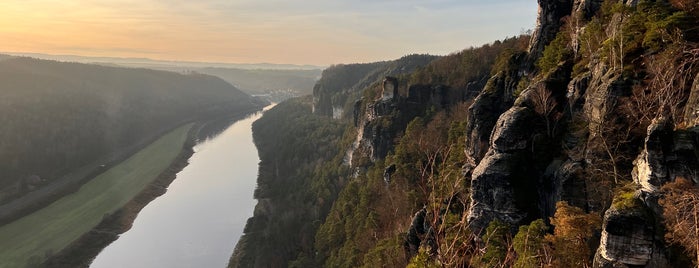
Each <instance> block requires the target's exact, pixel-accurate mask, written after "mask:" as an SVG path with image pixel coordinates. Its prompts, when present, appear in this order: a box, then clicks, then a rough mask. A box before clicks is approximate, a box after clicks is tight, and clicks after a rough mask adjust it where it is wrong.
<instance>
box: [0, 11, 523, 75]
mask: <svg viewBox="0 0 699 268" xmlns="http://www.w3.org/2000/svg"><path fill="white" fill-rule="evenodd" d="M535 10H536V1H527V0H506V1H473V0H466V1H464V0H462V1H448V0H445V1H419V0H407V1H395V0H383V1H368V0H358V1H346V0H342V1H326V0H304V1H299V0H294V1H280V0H271V1H258V0H234V1H230V0H229V1H226V0H199V1H190V0H187V1H185V0H167V1H166V0H60V1H58V0H4V1H2V2H1V3H0V40H2V44H0V51H5V52H36V53H49V54H72V55H83V56H114V57H146V58H152V59H160V60H186V61H211V62H235V63H260V62H269V63H293V64H317V65H328V64H333V63H350V62H369V61H378V60H388V59H395V58H398V57H400V56H402V55H405V54H410V53H430V54H447V53H450V52H454V51H458V50H461V49H463V48H466V47H469V46H477V45H480V44H483V43H487V42H491V41H492V40H496V39H502V38H504V37H507V36H513V35H517V34H519V33H521V32H522V31H524V30H527V28H533V27H534V23H535V20H536V19H535V15H536V12H535ZM523 25H524V27H523Z"/></svg>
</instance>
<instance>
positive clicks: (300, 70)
mask: <svg viewBox="0 0 699 268" xmlns="http://www.w3.org/2000/svg"><path fill="white" fill-rule="evenodd" d="M8 54H10V55H17V56H27V57H32V58H39V59H48V60H57V61H64V62H77V63H87V64H97V65H102V66H108V67H130V68H146V69H153V70H162V71H171V72H178V73H191V72H197V73H202V74H209V75H214V76H218V77H220V78H221V79H223V80H225V81H226V82H228V83H230V84H232V85H234V86H236V87H237V88H238V89H240V90H241V91H243V92H245V93H248V94H252V95H264V96H265V97H267V98H269V99H270V100H272V101H281V100H284V99H286V98H289V97H292V96H301V95H308V94H311V93H312V92H313V85H314V84H315V83H316V81H317V80H318V79H319V78H320V75H321V71H322V69H323V68H324V67H321V66H314V65H294V64H272V63H254V64H234V63H212V62H186V61H161V60H152V59H145V58H115V57H84V56H74V55H49V54H41V53H8ZM5 57H7V56H5ZM2 59H3V58H2V56H0V60H2Z"/></svg>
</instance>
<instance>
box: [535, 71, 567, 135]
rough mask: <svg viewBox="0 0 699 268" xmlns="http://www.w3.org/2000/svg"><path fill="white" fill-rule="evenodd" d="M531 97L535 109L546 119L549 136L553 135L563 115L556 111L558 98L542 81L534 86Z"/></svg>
mask: <svg viewBox="0 0 699 268" xmlns="http://www.w3.org/2000/svg"><path fill="white" fill-rule="evenodd" d="M531 99H532V103H533V104H534V111H536V113H538V114H539V115H540V116H541V117H542V118H543V119H544V121H546V134H547V135H548V136H549V137H553V135H554V134H555V131H556V123H557V122H558V120H559V119H560V117H561V114H560V113H557V112H556V108H557V106H558V102H556V98H554V97H553V95H552V94H551V91H549V90H548V89H546V87H545V86H544V85H543V84H542V83H539V84H537V85H535V86H534V89H533V91H532V93H531Z"/></svg>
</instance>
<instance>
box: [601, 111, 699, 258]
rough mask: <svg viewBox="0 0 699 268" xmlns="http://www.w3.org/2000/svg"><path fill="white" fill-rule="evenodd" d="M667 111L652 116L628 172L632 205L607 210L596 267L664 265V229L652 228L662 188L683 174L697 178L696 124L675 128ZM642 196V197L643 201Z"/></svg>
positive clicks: (698, 165) (683, 175) (698, 172)
mask: <svg viewBox="0 0 699 268" xmlns="http://www.w3.org/2000/svg"><path fill="white" fill-rule="evenodd" d="M673 128H674V123H673V121H672V119H671V118H669V116H668V115H661V116H659V117H658V118H655V119H654V120H653V122H652V123H651V124H650V126H648V132H647V136H646V139H645V142H644V148H643V150H642V151H641V153H640V154H639V156H638V157H637V158H636V160H635V161H634V162H633V164H634V169H633V172H632V177H633V179H634V183H635V184H636V185H638V186H639V188H640V189H639V191H638V196H635V197H634V199H638V200H634V201H637V202H636V205H635V207H632V208H624V209H621V208H618V207H615V206H612V208H610V209H609V210H607V212H606V213H605V217H604V225H603V231H602V239H601V241H600V247H599V248H598V250H597V255H596V256H595V267H619V265H624V266H621V267H628V266H630V265H636V266H640V267H668V264H667V258H666V256H665V250H664V247H663V246H662V245H659V244H660V243H662V241H663V239H662V234H661V233H659V232H656V230H655V229H656V227H655V226H658V224H657V223H656V222H655V218H656V217H659V215H660V214H661V213H662V212H661V209H660V207H659V205H658V198H659V195H660V187H662V186H663V185H664V184H666V183H668V182H671V181H673V180H675V179H676V178H678V177H684V178H687V179H691V180H693V181H694V182H695V183H697V182H698V181H699V178H698V177H697V174H699V159H698V158H697V157H698V156H699V146H697V145H698V144H699V142H698V141H699V139H698V137H699V135H698V134H699V127H694V128H691V129H685V130H673ZM641 201H642V202H641Z"/></svg>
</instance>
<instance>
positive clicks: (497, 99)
mask: <svg viewBox="0 0 699 268" xmlns="http://www.w3.org/2000/svg"><path fill="white" fill-rule="evenodd" d="M508 86H509V87H511V85H507V83H506V79H505V75H504V73H499V74H497V75H495V76H493V77H492V78H491V79H490V80H488V83H487V84H486V85H485V88H484V89H483V92H482V93H481V94H479V95H478V97H476V99H475V100H474V101H473V104H471V106H470V107H469V108H468V115H469V116H468V123H467V125H466V149H465V150H466V152H465V153H466V161H467V166H468V169H469V170H470V169H472V168H473V167H475V166H476V165H477V164H478V162H480V161H481V159H482V158H483V156H484V155H485V153H486V152H487V151H488V142H489V139H490V133H491V132H492V130H493V127H494V126H495V122H496V121H497V120H498V117H499V116H500V115H501V114H502V113H503V112H505V111H506V110H507V108H508V107H509V106H510V105H512V97H511V96H506V95H505V94H506V91H507V90H506V88H508Z"/></svg>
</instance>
